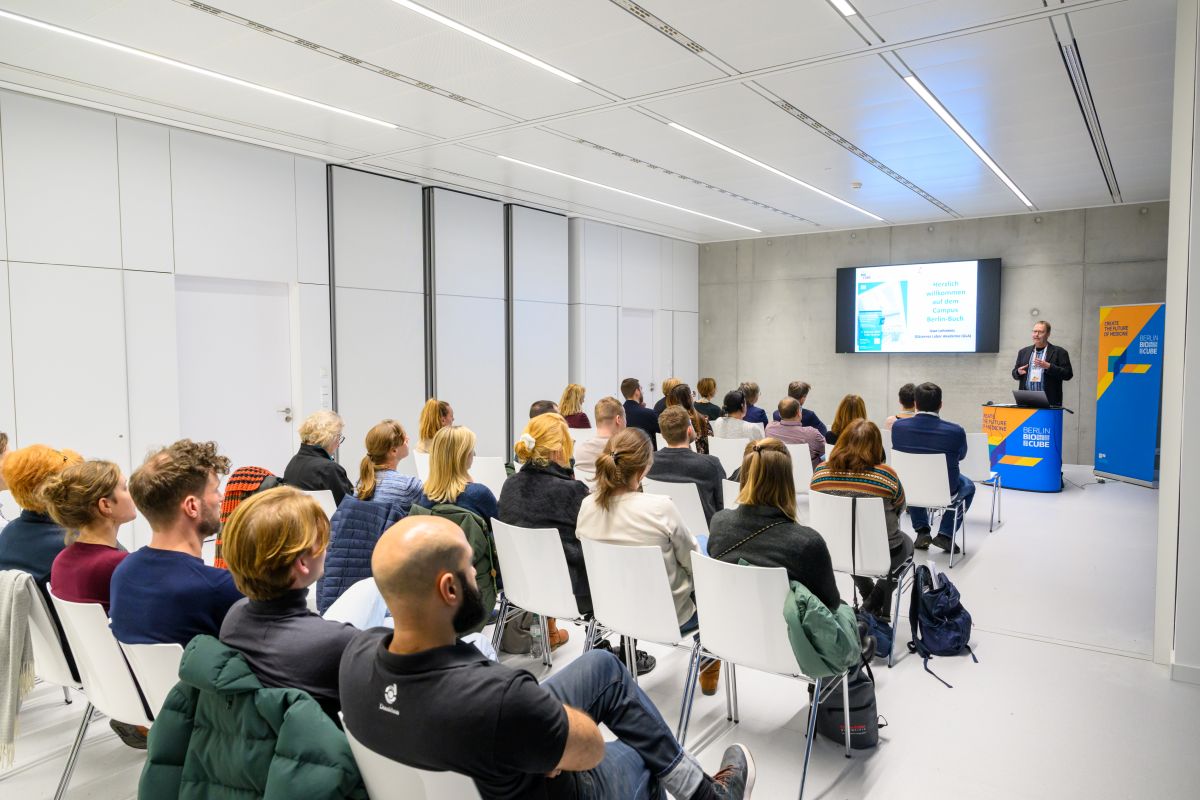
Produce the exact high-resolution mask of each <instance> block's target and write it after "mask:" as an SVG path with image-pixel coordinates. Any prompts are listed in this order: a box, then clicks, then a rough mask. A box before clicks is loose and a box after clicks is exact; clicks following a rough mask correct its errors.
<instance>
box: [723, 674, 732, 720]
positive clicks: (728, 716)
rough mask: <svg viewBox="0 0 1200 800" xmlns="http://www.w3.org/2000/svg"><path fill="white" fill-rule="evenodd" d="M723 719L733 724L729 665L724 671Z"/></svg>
mask: <svg viewBox="0 0 1200 800" xmlns="http://www.w3.org/2000/svg"><path fill="white" fill-rule="evenodd" d="M724 683H725V719H726V720H728V721H729V722H733V679H732V678H731V677H729V665H728V664H726V669H725V681H724Z"/></svg>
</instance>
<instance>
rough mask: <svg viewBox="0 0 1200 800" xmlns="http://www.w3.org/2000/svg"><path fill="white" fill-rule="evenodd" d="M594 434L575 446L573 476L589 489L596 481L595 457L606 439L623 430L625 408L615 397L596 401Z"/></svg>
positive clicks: (606, 441) (601, 449)
mask: <svg viewBox="0 0 1200 800" xmlns="http://www.w3.org/2000/svg"><path fill="white" fill-rule="evenodd" d="M595 415H596V435H595V436H593V437H592V438H591V439H587V440H586V441H582V442H580V443H579V444H578V445H576V446H575V477H576V478H577V479H578V480H581V481H583V483H584V484H585V485H586V486H587V488H588V489H589V490H590V489H591V488H592V487H593V486H594V485H595V483H596V457H597V456H599V455H600V454H601V453H603V452H604V445H606V444H608V440H609V439H610V438H612V437H613V436H615V435H616V434H618V433H620V432H621V431H623V430H625V409H624V407H623V406H622V405H621V404H620V402H618V401H617V399H616V398H615V397H602V398H600V402H598V403H596V409H595Z"/></svg>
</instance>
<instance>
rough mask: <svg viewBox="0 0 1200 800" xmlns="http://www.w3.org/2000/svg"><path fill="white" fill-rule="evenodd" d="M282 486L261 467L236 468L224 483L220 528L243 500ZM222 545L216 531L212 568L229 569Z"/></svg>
mask: <svg viewBox="0 0 1200 800" xmlns="http://www.w3.org/2000/svg"><path fill="white" fill-rule="evenodd" d="M282 485H283V479H282V478H280V477H279V476H277V475H274V474H272V473H271V470H269V469H265V468H263V467H238V468H237V469H235V470H234V471H233V472H231V473H229V478H228V479H227V480H226V481H225V492H224V496H223V497H222V498H221V528H222V529H224V527H225V523H226V522H228V521H229V518H230V517H231V516H233V512H234V511H236V510H237V507H238V506H239V505H241V502H242V501H243V500H248V499H249V498H251V497H252V496H254V495H256V494H258V493H259V492H265V491H266V490H267V489H274V488H275V487H276V486H282ZM224 544H225V543H224V541H223V540H222V539H221V531H220V530H219V531H217V541H216V554H215V555H214V556H213V566H214V567H219V568H221V569H229V565H228V564H226V563H225V552H224Z"/></svg>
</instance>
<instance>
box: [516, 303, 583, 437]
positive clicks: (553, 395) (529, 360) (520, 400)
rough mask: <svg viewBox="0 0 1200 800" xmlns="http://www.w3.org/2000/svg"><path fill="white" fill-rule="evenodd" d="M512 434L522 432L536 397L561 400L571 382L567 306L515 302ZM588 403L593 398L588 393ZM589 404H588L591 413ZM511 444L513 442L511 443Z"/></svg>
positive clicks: (517, 434) (561, 304)
mask: <svg viewBox="0 0 1200 800" xmlns="http://www.w3.org/2000/svg"><path fill="white" fill-rule="evenodd" d="M512 336H513V436H514V437H515V436H519V435H520V433H521V430H522V429H523V428H524V427H525V422H526V421H527V420H528V419H529V404H530V403H532V402H534V401H535V400H553V401H554V402H556V403H557V402H558V399H559V398H560V397H561V396H562V391H563V389H564V388H565V387H566V385H567V383H568V382H569V375H568V369H567V361H568V358H567V351H568V340H567V306H566V305H565V304H563V303H534V302H527V301H523V300H517V301H514V302H513V331H512ZM587 400H588V403H589V404H590V403H592V402H594V400H593V398H592V396H591V395H588V398H587ZM589 408H590V405H587V404H585V410H587V411H588V416H589V417H590V416H591V411H590V410H588V409H589ZM509 444H511V442H510V443H509Z"/></svg>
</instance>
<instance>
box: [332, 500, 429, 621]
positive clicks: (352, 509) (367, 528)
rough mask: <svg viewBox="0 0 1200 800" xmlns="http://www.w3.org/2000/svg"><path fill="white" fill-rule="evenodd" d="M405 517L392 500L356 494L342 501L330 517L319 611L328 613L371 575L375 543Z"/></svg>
mask: <svg viewBox="0 0 1200 800" xmlns="http://www.w3.org/2000/svg"><path fill="white" fill-rule="evenodd" d="M411 510H412V509H411V507H410V509H409V511H410V512H411ZM404 516H405V515H404V512H403V511H402V510H401V509H400V507H399V506H397V505H395V504H392V503H385V502H382V501H380V502H376V501H375V500H359V499H358V498H357V497H355V496H353V495H350V496H349V497H347V498H346V499H345V500H343V501H342V504H341V505H340V506H338V507H337V511H334V512H333V516H332V517H331V518H330V520H329V524H330V530H331V533H330V539H329V549H328V552H327V553H326V555H325V569H324V572H325V574H324V575H323V576H321V577H320V579H318V581H317V611H319V612H320V613H322V614H324V613H325V612H326V611H327V610H329V607H330V606H331V605H333V604H334V602H335V601H336V600H337V599H338V598H339V597H341V596H342V595H343V594H345V592H346V591H348V590H349V589H350V587H351V586H353V585H354V584H356V583H358V582H359V581H361V580H364V579H366V578H369V577H371V552H372V551H373V550H374V549H375V543H376V542H377V541H379V537H380V536H382V535H383V532H384V531H386V530H387V529H388V528H390V527H391V526H392V525H394V524H396V523H397V522H399V521H400V520H401V519H403V518H404Z"/></svg>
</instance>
